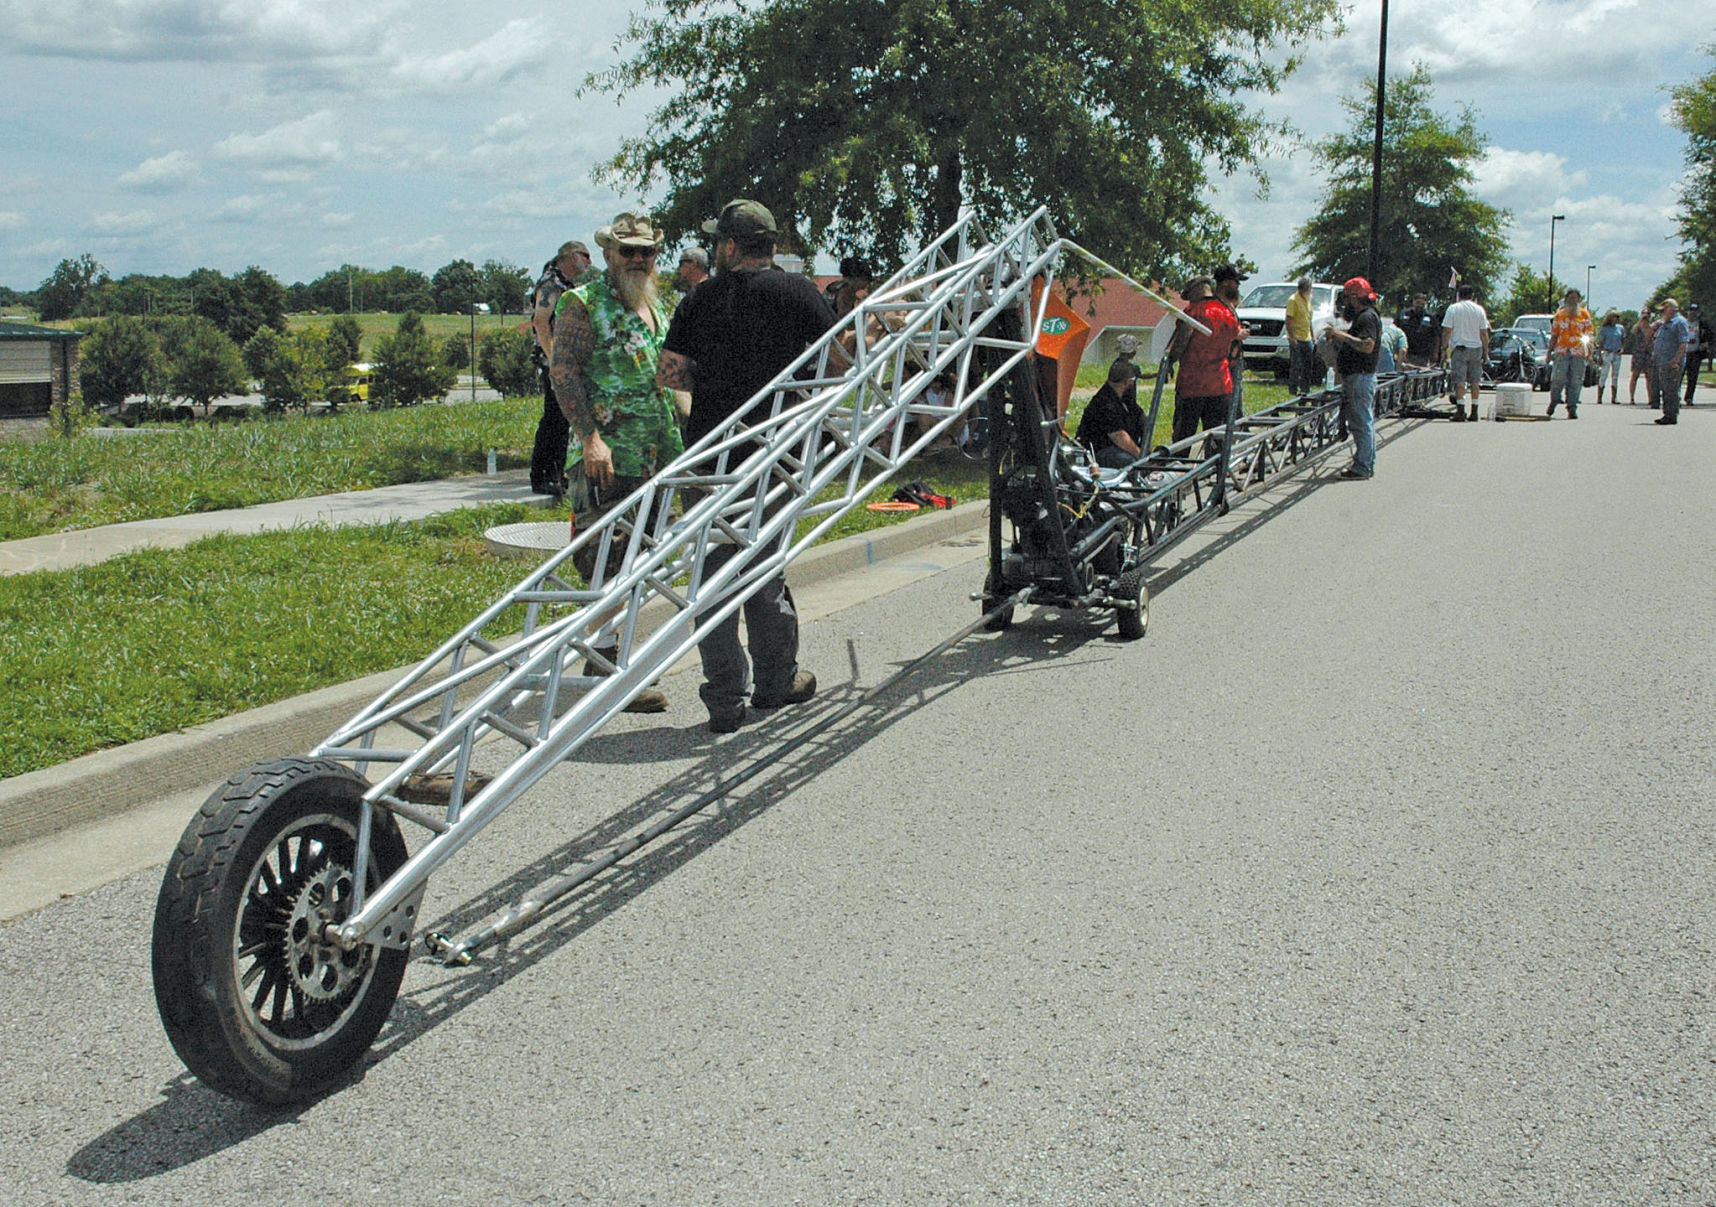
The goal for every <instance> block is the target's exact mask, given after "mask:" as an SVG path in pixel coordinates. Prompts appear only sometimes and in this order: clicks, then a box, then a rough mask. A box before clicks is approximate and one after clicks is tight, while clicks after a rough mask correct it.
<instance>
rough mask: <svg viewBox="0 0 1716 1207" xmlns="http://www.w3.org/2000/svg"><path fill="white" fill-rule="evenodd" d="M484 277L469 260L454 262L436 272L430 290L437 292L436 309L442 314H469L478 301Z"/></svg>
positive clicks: (430, 281)
mask: <svg viewBox="0 0 1716 1207" xmlns="http://www.w3.org/2000/svg"><path fill="white" fill-rule="evenodd" d="M482 283H483V282H482V277H481V276H480V275H479V274H478V272H477V266H476V265H475V264H472V263H471V262H470V261H469V260H454V261H453V262H452V263H451V264H446V265H443V266H442V267H440V268H438V269H436V270H435V275H434V276H433V277H431V278H430V280H429V285H430V288H431V289H433V290H434V291H435V309H436V310H437V311H438V312H440V313H441V314H469V313H470V312H471V303H472V302H475V301H478V300H479V299H478V296H477V295H478V293H479V292H480V291H481V288H482Z"/></svg>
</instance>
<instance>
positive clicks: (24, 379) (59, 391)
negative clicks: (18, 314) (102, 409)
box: [0, 319, 83, 417]
mask: <svg viewBox="0 0 1716 1207" xmlns="http://www.w3.org/2000/svg"><path fill="white" fill-rule="evenodd" d="M82 338H83V332H81V331H62V330H61V329H60V328H58V327H38V326H36V325H35V324H33V323H20V322H16V321H13V320H11V319H0V416H5V417H13V416H18V415H46V414H47V413H48V408H49V407H50V406H52V405H53V404H54V403H56V402H63V401H65V399H66V398H67V397H68V396H69V395H70V394H71V392H72V391H73V390H75V389H76V388H77V342H78V340H80V339H82Z"/></svg>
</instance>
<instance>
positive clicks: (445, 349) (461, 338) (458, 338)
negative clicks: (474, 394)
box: [441, 331, 471, 371]
mask: <svg viewBox="0 0 1716 1207" xmlns="http://www.w3.org/2000/svg"><path fill="white" fill-rule="evenodd" d="M441 363H442V364H444V365H446V366H447V367H448V368H449V369H457V370H460V371H463V370H465V369H468V368H470V367H471V337H470V336H468V335H466V334H465V333H464V332H462V331H455V332H453V333H452V334H451V335H449V336H448V337H447V338H446V339H444V340H442V341H441Z"/></svg>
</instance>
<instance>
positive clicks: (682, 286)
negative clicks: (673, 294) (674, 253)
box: [673, 247, 709, 294]
mask: <svg viewBox="0 0 1716 1207" xmlns="http://www.w3.org/2000/svg"><path fill="white" fill-rule="evenodd" d="M708 279H709V253H708V252H706V251H704V250H703V249H702V248H701V247H688V248H686V249H685V250H684V251H682V252H680V253H679V265H678V267H676V268H675V269H674V273H673V283H674V284H675V285H677V286H679V292H680V293H681V294H688V293H690V292H691V291H692V290H693V289H696V288H697V286H699V285H700V284H702V283H703V282H704V281H707V280H708Z"/></svg>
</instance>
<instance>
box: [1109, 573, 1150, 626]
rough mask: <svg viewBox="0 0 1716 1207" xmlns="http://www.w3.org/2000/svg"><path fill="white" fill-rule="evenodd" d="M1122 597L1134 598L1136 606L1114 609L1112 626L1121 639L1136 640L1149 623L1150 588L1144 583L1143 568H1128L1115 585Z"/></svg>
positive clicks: (1117, 592)
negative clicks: (1134, 607)
mask: <svg viewBox="0 0 1716 1207" xmlns="http://www.w3.org/2000/svg"><path fill="white" fill-rule="evenodd" d="M1115 594H1116V595H1118V596H1120V598H1122V599H1136V600H1137V601H1138V607H1137V608H1136V609H1133V608H1116V609H1114V627H1115V629H1116V630H1117V631H1118V632H1119V635H1120V639H1121V640H1122V641H1137V640H1138V639H1139V638H1140V637H1142V636H1144V630H1145V628H1147V627H1148V626H1149V624H1150V588H1149V587H1147V586H1145V585H1144V571H1143V570H1128V571H1127V572H1126V573H1125V574H1122V575H1121V576H1120V582H1119V583H1117V584H1116V585H1115Z"/></svg>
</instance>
